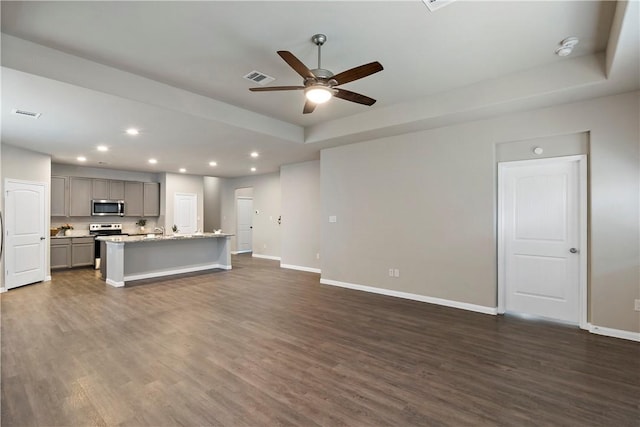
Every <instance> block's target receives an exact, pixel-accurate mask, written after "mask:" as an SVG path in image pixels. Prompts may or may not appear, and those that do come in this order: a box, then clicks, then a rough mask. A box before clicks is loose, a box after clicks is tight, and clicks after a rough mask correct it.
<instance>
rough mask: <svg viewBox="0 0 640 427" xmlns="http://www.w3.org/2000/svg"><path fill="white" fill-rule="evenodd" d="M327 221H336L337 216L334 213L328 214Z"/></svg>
mask: <svg viewBox="0 0 640 427" xmlns="http://www.w3.org/2000/svg"><path fill="white" fill-rule="evenodd" d="M329 222H338V217H337V216H335V215H330V216H329Z"/></svg>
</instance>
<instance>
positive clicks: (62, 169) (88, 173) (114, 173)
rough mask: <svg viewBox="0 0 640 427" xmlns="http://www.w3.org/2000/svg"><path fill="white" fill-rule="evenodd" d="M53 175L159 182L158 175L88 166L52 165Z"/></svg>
mask: <svg viewBox="0 0 640 427" xmlns="http://www.w3.org/2000/svg"><path fill="white" fill-rule="evenodd" d="M51 175H59V176H82V177H87V178H103V179H121V180H123V181H140V182H158V174H157V173H151V172H133V171H124V170H120V169H104V168H91V167H87V166H76V165H65V164H61V163H52V164H51Z"/></svg>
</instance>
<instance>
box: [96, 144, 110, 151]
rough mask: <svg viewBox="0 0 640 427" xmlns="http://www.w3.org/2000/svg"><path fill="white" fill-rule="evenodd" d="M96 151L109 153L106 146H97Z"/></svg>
mask: <svg viewBox="0 0 640 427" xmlns="http://www.w3.org/2000/svg"><path fill="white" fill-rule="evenodd" d="M97 148H98V151H109V147H107V146H106V145H98V147H97Z"/></svg>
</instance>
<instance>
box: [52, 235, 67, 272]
mask: <svg viewBox="0 0 640 427" xmlns="http://www.w3.org/2000/svg"><path fill="white" fill-rule="evenodd" d="M50 258H51V269H54V268H70V267H71V238H64V239H51V257H50Z"/></svg>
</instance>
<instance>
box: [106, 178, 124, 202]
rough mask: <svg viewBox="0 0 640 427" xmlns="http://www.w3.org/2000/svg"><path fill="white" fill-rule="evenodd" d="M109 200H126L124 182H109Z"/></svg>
mask: <svg viewBox="0 0 640 427" xmlns="http://www.w3.org/2000/svg"><path fill="white" fill-rule="evenodd" d="M109 200H124V181H114V180H110V181H109Z"/></svg>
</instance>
